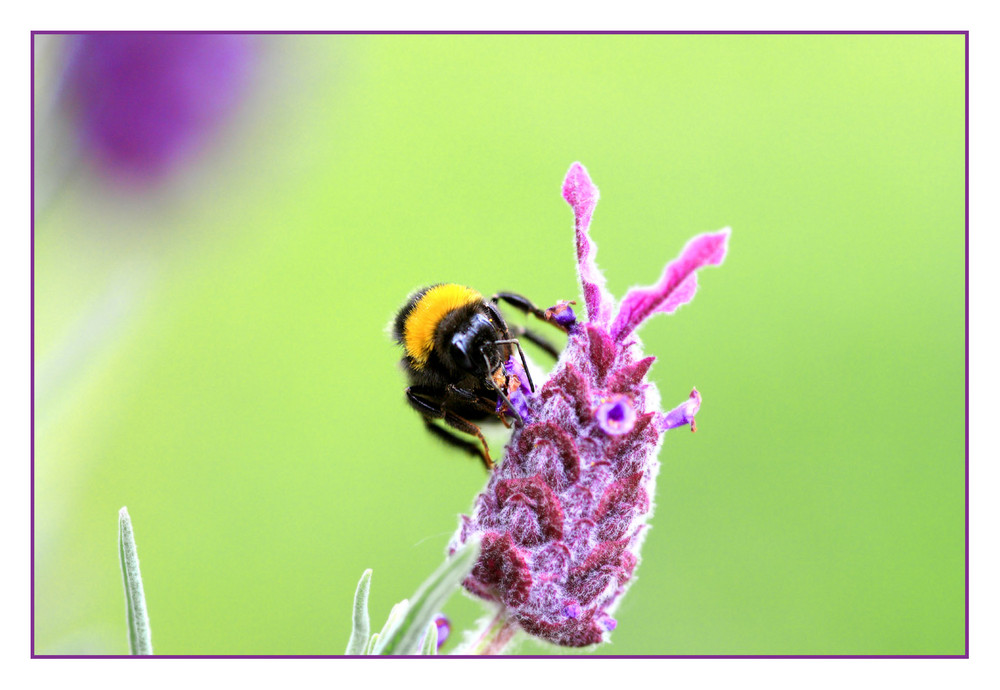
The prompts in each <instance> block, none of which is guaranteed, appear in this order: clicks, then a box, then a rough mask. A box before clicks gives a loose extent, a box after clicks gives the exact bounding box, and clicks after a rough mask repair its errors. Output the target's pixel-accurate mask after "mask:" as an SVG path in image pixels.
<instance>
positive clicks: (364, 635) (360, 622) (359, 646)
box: [344, 568, 372, 654]
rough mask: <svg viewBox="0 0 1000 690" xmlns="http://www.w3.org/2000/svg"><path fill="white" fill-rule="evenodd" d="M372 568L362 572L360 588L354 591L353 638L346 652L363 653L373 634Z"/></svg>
mask: <svg viewBox="0 0 1000 690" xmlns="http://www.w3.org/2000/svg"><path fill="white" fill-rule="evenodd" d="M371 582H372V571H371V568H369V569H368V570H366V571H365V572H363V573H361V579H360V580H359V581H358V588H357V589H356V590H355V592H354V620H353V622H352V625H351V639H350V640H348V642H347V650H346V651H345V652H344V654H363V653H364V651H365V645H366V644H367V643H368V636H369V635H370V634H371V622H370V620H369V618H368V590H369V588H370V587H371Z"/></svg>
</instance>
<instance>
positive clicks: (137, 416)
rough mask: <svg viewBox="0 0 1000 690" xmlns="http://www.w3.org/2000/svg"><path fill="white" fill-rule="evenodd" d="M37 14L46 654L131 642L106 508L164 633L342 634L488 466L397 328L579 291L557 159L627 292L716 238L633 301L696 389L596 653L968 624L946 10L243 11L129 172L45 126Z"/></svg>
mask: <svg viewBox="0 0 1000 690" xmlns="http://www.w3.org/2000/svg"><path fill="white" fill-rule="evenodd" d="M35 41H36V46H35V47H36V82H35V86H36V93H35V98H36V124H37V126H38V134H37V138H36V146H37V147H38V149H39V150H42V149H44V150H49V149H53V150H54V153H52V155H51V156H48V157H45V158H42V157H39V158H37V159H36V164H37V166H36V186H37V188H38V189H39V190H40V191H41V190H49V189H51V190H52V191H51V193H49V192H48V191H46V192H45V194H44V195H41V194H40V196H39V197H38V198H37V199H36V202H37V205H36V225H35V265H34V269H35V284H34V290H35V293H34V294H35V337H36V340H35V351H34V356H35V364H36V379H35V381H36V398H35V405H36V408H35V411H36V417H35V424H36V426H35V444H36V445H35V504H34V505H35V514H34V518H35V522H34V528H35V535H34V536H35V551H34V558H35V598H34V607H35V631H34V634H35V637H34V644H35V648H34V649H35V652H36V653H39V654H73V653H79V654H125V653H127V651H128V647H127V637H126V632H125V610H124V602H123V595H122V587H121V576H120V573H119V566H118V559H117V546H116V538H117V532H116V530H117V512H118V509H119V508H120V507H122V506H123V505H127V506H128V508H129V511H130V513H131V515H132V519H133V522H134V526H135V533H136V538H137V541H138V549H139V556H140V559H141V564H142V573H143V576H144V580H145V587H146V596H147V601H148V605H149V614H150V619H151V623H152V629H153V642H154V647H155V650H156V652H157V653H159V654H339V653H341V652H342V651H343V649H344V646H345V644H346V641H347V638H348V635H349V630H350V622H349V619H350V610H351V599H352V596H353V590H354V587H355V584H356V582H357V579H358V577H359V576H360V574H361V572H362V571H363V570H364V569H365V568H373V569H374V578H373V589H372V594H371V610H372V616H373V625H374V624H376V623H377V624H378V625H381V622H382V621H383V620H384V617H385V615H386V614H387V613H388V611H389V608H390V607H391V605H392V604H393V603H394V602H395V601H397V600H400V599H402V598H404V597H408V596H410V595H411V594H412V593H413V590H414V589H415V588H416V587H417V586H418V585H419V583H420V582H421V581H422V580H423V579H424V578H425V577H426V576H427V575H428V574H430V573H431V572H432V571H433V570H434V568H435V567H436V566H437V565H438V564H439V563H440V562H441V561H442V557H443V551H444V548H445V546H446V544H447V542H448V540H449V538H450V536H451V534H452V532H453V531H454V529H455V527H456V525H457V515H458V514H459V513H462V512H466V511H468V510H469V508H470V506H471V505H472V501H473V498H474V497H475V495H476V493H477V492H478V491H479V490H480V489H481V488H482V486H483V484H484V482H485V479H486V477H485V473H484V470H483V468H482V466H481V465H480V464H479V463H477V462H475V461H472V460H470V459H469V458H468V457H466V456H464V455H462V454H460V453H456V452H455V451H453V450H451V449H448V448H446V447H444V446H443V445H441V444H440V442H439V441H437V440H435V439H433V438H431V437H430V436H429V435H428V434H426V433H425V432H424V431H423V429H422V424H421V422H420V420H419V418H418V416H417V415H416V414H414V413H413V412H412V411H411V410H410V409H408V408H407V406H406V405H405V403H404V399H403V387H404V381H403V377H402V374H401V373H400V371H399V370H398V368H397V366H396V362H397V360H398V357H399V352H398V351H397V349H396V348H395V347H394V346H393V345H392V344H391V343H390V342H389V340H388V338H387V336H386V333H385V330H384V329H385V326H386V324H387V323H388V322H389V320H390V318H391V317H392V316H393V314H394V311H395V310H396V309H397V308H398V307H399V306H400V305H401V303H402V301H403V300H404V298H405V297H406V295H407V294H408V292H409V291H410V290H412V289H414V288H416V287H419V286H421V285H425V284H428V283H431V282H438V281H455V282H460V283H466V284H469V285H472V286H474V287H476V288H477V289H479V290H480V291H482V292H484V293H491V292H493V291H496V290H501V289H510V290H516V291H520V292H522V293H524V294H526V295H529V296H531V297H532V298H533V299H535V300H536V301H537V302H538V303H540V304H551V303H554V302H555V301H556V300H558V299H564V298H576V297H577V284H576V277H575V271H574V255H573V243H572V213H571V211H570V209H569V208H568V207H567V205H566V204H565V203H564V202H563V200H562V199H561V197H560V184H561V182H562V178H563V175H564V174H565V172H566V170H567V168H568V167H569V165H570V163H572V162H573V161H576V160H579V161H581V162H583V163H584V164H585V165H586V166H587V167H588V169H589V171H590V173H591V175H592V176H593V179H594V181H595V183H596V184H597V185H598V187H600V189H601V194H602V199H601V202H600V203H599V205H598V208H597V211H596V214H595V217H594V224H593V226H592V232H593V237H594V239H595V241H596V242H597V244H598V246H599V253H598V262H599V264H600V266H601V267H602V269H603V270H604V271H605V273H606V275H607V278H608V283H609V287H610V289H611V291H612V292H613V293H614V294H616V295H617V296H619V297H620V296H621V295H622V294H624V291H625V290H626V289H627V288H628V287H630V286H632V285H635V284H645V283H650V282H652V281H654V280H655V279H656V278H657V277H658V276H659V274H660V271H661V269H662V267H663V265H664V263H665V262H666V261H667V260H669V259H671V258H673V257H674V256H676V254H677V253H678V252H679V250H680V248H681V247H682V246H683V245H684V243H685V242H686V241H687V239H688V238H689V237H691V236H693V235H694V234H696V233H699V232H704V231H710V230H717V229H719V228H721V227H724V226H727V225H728V226H731V227H732V228H733V235H732V240H731V245H730V252H729V256H728V258H727V260H726V263H725V264H724V265H723V266H722V267H720V268H718V269H711V270H708V271H705V272H704V273H703V274H702V276H701V290H700V292H699V294H698V296H697V298H696V299H695V300H694V302H693V303H692V304H691V305H688V306H685V307H684V308H682V309H681V310H680V311H678V312H677V313H676V314H674V315H672V316H669V317H659V318H657V319H655V320H653V321H652V322H651V323H650V324H648V325H647V326H646V327H645V328H644V329H643V331H642V337H643V341H644V344H645V349H646V351H647V352H648V353H650V354H655V355H657V356H658V358H659V359H658V362H657V364H656V365H655V366H654V368H653V370H652V378H653V380H654V381H655V382H656V383H657V385H658V386H659V388H660V392H661V394H662V396H663V400H664V404H665V405H666V406H667V407H670V406H672V405H674V404H675V403H678V402H680V401H682V400H683V399H684V398H685V397H686V396H687V394H688V392H689V391H690V389H691V387H692V385H697V386H698V388H699V390H700V391H701V392H702V394H703V396H704V400H705V402H704V405H703V406H702V410H701V413H700V414H699V417H698V426H699V431H698V433H697V434H690V433H687V432H686V431H684V430H676V431H673V432H671V433H669V434H668V435H667V438H666V441H665V444H664V448H663V451H662V453H661V457H660V459H661V461H662V463H663V468H662V471H661V474H660V478H659V482H658V493H657V496H656V503H657V508H656V512H655V516H654V517H653V519H652V525H653V529H652V530H651V532H650V533H649V536H648V539H647V540H646V542H645V546H644V548H643V559H642V564H641V566H640V568H639V569H638V571H637V574H638V578H637V581H636V582H635V584H634V585H633V587H632V588H631V590H630V591H629V593H628V594H627V596H626V597H625V598H624V600H623V602H622V604H621V606H620V608H619V609H618V612H617V614H616V617H617V618H618V619H619V626H618V629H617V630H616V631H615V632H614V634H613V635H612V644H610V645H605V646H603V647H601V648H600V649H599V650H598V651H597V653H611V654H963V653H964V651H965V638H964V626H965V605H964V602H965V589H964V587H965V585H964V577H965V573H964V558H965V551H964V520H965V502H964V501H965V494H964V476H965V475H964V471H965V470H964V468H965V459H964V328H963V325H964V146H965V129H964V123H965V120H964V118H965V113H964V98H965V93H964V80H965V63H964V60H965V42H964V37H963V36H960V35H939V36H930V35H923V36H829V35H817V36H667V35H661V36H655V35H649V36H625V35H621V36H596V35H594V36H564V35H559V36H555V35H553V36H336V35H329V36H269V37H259V38H258V39H257V40H256V42H255V50H256V52H257V60H256V63H255V67H254V73H253V83H252V85H251V88H250V89H249V90H248V91H247V92H246V95H245V97H244V99H243V101H242V103H241V104H240V107H239V109H238V110H237V111H235V113H234V115H233V117H232V120H231V121H230V122H228V123H227V124H226V125H225V126H224V127H222V128H221V129H219V131H218V132H217V133H216V135H215V136H214V137H213V141H212V142H211V144H210V145H208V146H207V147H205V148H204V149H203V150H202V151H200V153H199V155H198V156H196V157H193V158H192V159H191V160H190V161H189V162H188V163H187V164H186V165H185V166H184V167H183V168H181V169H179V170H178V171H176V173H175V174H174V175H172V176H171V177H170V178H169V179H166V180H164V181H162V182H161V183H159V184H158V185H156V186H154V187H150V188H143V189H129V188H125V187H121V186H116V185H114V184H111V183H109V180H108V179H107V177H106V176H103V175H102V174H101V173H100V171H99V170H98V169H96V167H95V166H94V164H93V162H92V161H88V159H87V157H86V156H85V155H77V156H76V157H73V156H71V155H70V154H69V153H65V155H62V154H63V150H62V148H61V147H59V146H52V142H51V141H49V138H52V139H53V140H58V139H59V137H68V136H71V135H70V134H69V132H70V130H71V128H72V124H71V122H70V121H67V120H64V119H61V118H62V116H61V115H60V114H59V110H58V108H50V107H46V105H47V104H49V103H50V102H52V101H53V100H57V99H56V93H57V91H58V86H57V85H58V84H59V79H58V77H59V73H60V60H62V59H63V52H62V49H61V45H62V38H61V37H56V36H38V37H36V39H35ZM70 148H71V147H67V151H68V150H69V149H70ZM60 156H62V157H60ZM512 320H513V321H520V317H519V316H513V317H512ZM536 359H538V360H539V361H543V357H541V356H536ZM483 610H484V609H483V606H482V605H481V604H480V603H478V602H477V601H473V600H471V599H468V598H466V597H463V596H461V595H456V596H455V597H453V599H452V600H451V602H450V603H449V605H448V607H447V609H446V612H447V613H448V615H449V616H450V617H451V619H452V626H453V635H452V638H451V639H450V640H449V642H448V644H447V646H446V648H445V649H444V650H443V651H448V650H450V649H452V648H454V646H455V645H456V644H457V643H458V642H459V641H460V639H461V634H460V632H461V631H462V630H465V629H469V628H470V627H471V626H472V624H473V622H474V621H475V620H476V619H477V618H478V617H479V616H481V615H482V614H483ZM517 651H518V652H520V653H559V652H561V651H562V650H559V649H556V648H552V647H544V646H542V645H539V644H535V643H533V642H527V643H524V644H522V645H521V646H520V647H518V648H517Z"/></svg>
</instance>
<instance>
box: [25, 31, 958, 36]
mask: <svg viewBox="0 0 1000 690" xmlns="http://www.w3.org/2000/svg"><path fill="white" fill-rule="evenodd" d="M128 33H147V34H187V35H198V34H204V35H215V34H245V35H253V36H288V35H295V36H313V35H324V36H331V35H335V36H490V35H499V36H510V35H523V36H761V35H767V36H822V35H829V36H846V35H860V36H871V35H877V36H889V35H899V36H920V35H948V34H952V35H958V34H965V35H966V36H968V33H969V32H968V31H964V30H959V29H937V30H913V31H907V30H895V31H888V30H886V31H882V30H870V31H848V30H843V31H838V30H833V29H824V30H814V31H810V30H794V29H791V30H785V29H773V30H767V29H764V30H759V31H736V30H732V31H700V30H697V29H685V30H677V31H669V30H664V31H656V30H646V29H623V30H621V31H613V30H610V29H595V30H586V29H581V30H573V29H567V30H557V31H545V30H541V29H539V30H518V29H495V30H476V29H469V30H465V29H447V30H426V31H418V30H409V29H399V30H389V31H386V30H379V29H345V30H337V29H332V30H308V31H292V30H290V31H253V30H245V29H238V30H233V31H226V30H208V31H195V30H185V29H166V30H162V31H161V30H153V29H139V30H116V31H81V30H72V29H69V30H49V29H46V30H39V31H32V32H31V35H32V36H35V35H48V34H57V35H59V34H128Z"/></svg>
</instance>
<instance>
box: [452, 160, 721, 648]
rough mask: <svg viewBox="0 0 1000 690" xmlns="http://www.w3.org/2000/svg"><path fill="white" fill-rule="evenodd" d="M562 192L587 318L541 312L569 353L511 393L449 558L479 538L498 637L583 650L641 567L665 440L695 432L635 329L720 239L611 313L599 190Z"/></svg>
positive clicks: (711, 238) (693, 400)
mask: <svg viewBox="0 0 1000 690" xmlns="http://www.w3.org/2000/svg"><path fill="white" fill-rule="evenodd" d="M562 193H563V198H565V200H566V201H567V202H568V203H569V205H570V206H571V207H572V208H573V214H574V216H575V219H576V255H577V269H578V271H579V277H580V283H581V286H582V289H583V297H584V303H585V305H586V313H587V320H585V321H577V319H576V315H575V314H574V312H573V311H572V310H569V309H568V308H567V307H568V305H567V304H566V303H560V304H559V305H556V307H553V310H552V311H551V312H547V313H551V314H552V316H551V317H549V318H550V319H551V320H553V321H555V322H557V323H560V324H561V325H563V327H564V328H566V330H567V331H568V332H569V339H568V341H567V344H566V349H565V350H564V351H563V353H562V356H561V357H560V358H559V361H558V363H557V364H556V366H555V369H554V370H553V372H552V374H551V375H550V376H549V377H548V379H547V380H546V381H544V382H543V383H541V384H540V385H536V386H535V390H534V392H531V391H530V390H529V389H528V387H527V386H524V385H521V386H519V387H518V388H517V389H516V390H515V391H514V392H513V393H512V394H511V396H510V398H511V403H512V404H513V405H515V406H517V407H518V409H519V412H520V414H521V417H522V418H523V419H524V420H525V423H524V424H523V425H518V426H516V427H515V428H514V431H513V433H512V435H511V439H510V443H509V444H508V445H507V448H506V449H505V453H504V459H503V462H502V463H501V464H500V465H499V466H498V467H497V468H496V469H495V471H494V472H493V473H492V474H491V475H490V478H489V481H488V483H487V485H486V488H485V489H484V490H483V492H482V493H481V494H479V496H478V497H477V498H476V502H475V506H474V510H473V512H472V515H471V516H466V515H463V516H462V517H461V520H460V523H459V529H458V531H457V533H456V534H455V536H454V538H453V539H452V543H451V545H450V546H449V551H450V552H455V551H457V550H458V549H459V548H460V547H461V546H462V545H463V544H465V543H466V542H467V541H469V540H472V539H477V538H478V539H481V543H482V553H481V555H480V556H479V558H478V560H477V561H476V564H475V566H474V567H473V568H472V572H471V573H470V574H469V576H468V577H467V578H465V581H464V582H463V585H464V586H465V588H466V589H467V590H468V591H469V592H471V593H472V594H474V595H476V596H478V597H481V598H483V599H486V600H489V601H492V602H495V603H496V604H498V605H499V612H498V613H497V618H496V620H502V621H504V623H503V626H504V627H503V630H506V631H508V633H509V630H510V627H511V626H516V627H519V628H520V629H521V630H524V631H526V632H527V633H529V634H531V635H535V636H537V637H540V638H542V639H544V640H547V641H549V642H552V643H554V644H558V645H564V646H569V647H586V646H588V645H594V644H598V643H600V642H603V641H605V640H606V639H607V638H608V635H610V634H611V631H613V630H614V629H615V628H616V627H617V625H618V621H616V620H615V618H614V617H613V616H612V614H613V613H614V610H615V608H616V607H617V606H618V603H619V602H620V601H621V598H622V595H623V594H624V593H625V590H626V589H627V588H628V586H629V584H630V583H631V581H632V579H633V578H632V575H633V572H634V571H635V568H636V566H637V565H638V563H639V547H640V545H641V543H642V541H643V538H644V537H645V534H646V529H647V523H648V521H649V519H650V517H651V516H652V506H653V497H654V496H655V494H656V475H657V473H658V472H659V468H660V464H659V462H658V461H657V454H658V452H659V449H660V445H661V443H662V441H663V435H664V432H665V431H667V430H668V429H672V428H675V427H678V426H682V425H685V424H689V425H690V426H691V428H692V430H693V429H694V415H695V413H697V411H698V408H699V407H700V405H701V395H700V394H699V393H698V391H697V390H695V391H692V392H691V396H690V397H689V398H688V400H686V401H685V402H684V403H682V404H681V405H679V406H678V407H677V408H675V409H673V410H671V411H670V412H669V413H663V412H661V411H660V407H659V403H660V396H659V393H658V392H657V390H656V386H655V385H653V383H651V382H650V381H649V380H648V379H647V378H646V375H647V373H648V372H649V368H650V366H651V365H652V363H653V359H654V358H653V357H644V356H643V355H642V352H641V351H640V343H639V341H638V339H637V338H636V337H635V336H634V335H632V334H633V332H634V331H635V329H636V328H637V327H638V326H639V325H640V324H641V323H643V322H644V321H645V320H646V319H648V318H649V317H650V316H652V315H653V314H657V313H661V312H664V313H670V312H672V311H674V310H675V309H677V307H678V306H680V305H681V304H684V303H685V302H688V301H690V300H691V298H692V297H693V296H694V293H695V290H696V289H697V283H696V282H695V281H696V279H695V273H696V271H697V270H698V269H699V268H703V267H705V266H712V265H718V264H719V263H721V262H722V260H723V258H724V257H725V253H726V244H727V241H728V238H729V230H728V229H726V230H722V231H720V232H717V233H712V234H707V235H700V236H698V237H696V238H694V239H693V240H691V241H690V242H689V243H688V245H687V246H686V247H685V248H684V251H682V252H681V255H680V257H679V258H678V259H676V260H675V261H673V262H671V263H670V264H669V265H668V266H667V267H666V269H665V270H664V273H663V276H662V277H661V278H660V281H659V282H658V283H657V284H656V285H653V286H651V287H647V288H637V289H633V290H631V291H629V293H628V294H627V295H626V297H625V299H624V300H623V302H622V305H621V308H620V309H619V310H618V312H617V314H616V312H615V308H614V307H615V303H614V300H613V298H612V297H611V295H610V294H609V293H608V291H607V289H606V288H605V281H604V276H603V275H602V274H601V272H600V270H598V268H597V264H596V262H595V261H594V256H595V254H596V251H597V248H596V246H595V245H594V243H593V242H592V241H591V240H590V237H589V235H588V232H589V228H590V221H591V218H592V216H593V212H594V207H595V206H596V204H597V198H598V194H597V188H596V187H595V186H594V184H593V182H591V180H590V176H589V175H588V174H587V170H586V169H585V168H584V167H583V166H582V165H580V164H579V163H574V164H573V165H572V166H571V167H570V169H569V173H568V174H567V175H566V179H565V181H564V182H563V187H562ZM560 319H563V321H560ZM517 367H518V365H517V363H516V362H515V361H514V358H512V359H511V362H509V363H508V369H507V373H508V374H510V375H511V376H512V377H513V378H518V379H520V378H521V374H520V372H519V371H518V370H517ZM508 636H509V634H508ZM505 639H506V638H505ZM500 647H502V645H489V646H488V649H489V650H490V651H497V650H498V649H499V648H500Z"/></svg>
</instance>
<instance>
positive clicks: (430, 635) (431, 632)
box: [420, 620, 438, 656]
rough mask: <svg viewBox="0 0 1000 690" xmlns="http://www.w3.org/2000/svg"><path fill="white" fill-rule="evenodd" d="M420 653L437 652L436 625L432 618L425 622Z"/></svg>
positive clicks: (430, 653)
mask: <svg viewBox="0 0 1000 690" xmlns="http://www.w3.org/2000/svg"><path fill="white" fill-rule="evenodd" d="M420 653H421V654H422V655H424V656H434V655H435V654H437V653H438V627H437V623H435V622H434V621H433V620H431V622H430V623H428V624H427V632H425V633H424V644H423V646H422V647H421V648H420Z"/></svg>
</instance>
